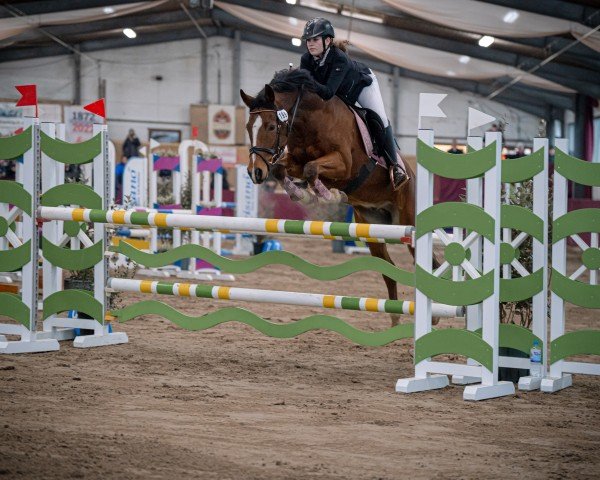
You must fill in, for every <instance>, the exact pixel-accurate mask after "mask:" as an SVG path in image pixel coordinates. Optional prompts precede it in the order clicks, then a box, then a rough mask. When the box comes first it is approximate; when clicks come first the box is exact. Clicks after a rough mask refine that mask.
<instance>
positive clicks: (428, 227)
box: [416, 155, 494, 242]
mask: <svg viewBox="0 0 600 480" xmlns="http://www.w3.org/2000/svg"><path fill="white" fill-rule="evenodd" d="M454 156H455V157H460V155H454ZM447 227H463V228H468V229H469V230H470V231H473V230H474V231H476V232H477V233H479V234H480V235H482V236H483V237H485V238H487V239H488V240H489V241H490V242H493V241H494V219H493V218H492V217H490V216H489V215H488V214H487V213H486V212H485V210H484V209H483V208H481V207H478V206H476V205H471V204H470V203H462V202H444V203H438V204H437V205H434V206H432V207H429V208H428V209H427V210H424V211H422V212H421V213H419V214H418V215H417V221H416V238H420V237H422V236H423V235H425V234H426V233H429V232H432V231H433V230H435V229H436V228H447Z"/></svg>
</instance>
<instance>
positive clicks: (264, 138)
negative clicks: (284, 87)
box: [246, 110, 277, 184]
mask: <svg viewBox="0 0 600 480" xmlns="http://www.w3.org/2000/svg"><path fill="white" fill-rule="evenodd" d="M272 112H273V111H272V110H266V111H263V112H261V113H254V114H250V119H249V121H248V123H247V125H246V129H247V131H248V135H249V136H250V145H251V146H252V147H258V148H264V149H271V150H272V149H273V148H274V147H275V143H276V140H277V138H276V137H277V135H276V130H277V123H276V120H275V117H274V115H273V113H272ZM269 115H270V116H271V117H272V118H271V117H269ZM272 155H273V153H272V152H271V153H269V152H258V153H256V152H252V153H250V158H249V160H248V175H249V176H250V178H251V179H252V182H253V183H256V184H259V183H263V182H264V181H265V180H266V179H267V177H268V175H269V163H268V162H270V161H271V157H272Z"/></svg>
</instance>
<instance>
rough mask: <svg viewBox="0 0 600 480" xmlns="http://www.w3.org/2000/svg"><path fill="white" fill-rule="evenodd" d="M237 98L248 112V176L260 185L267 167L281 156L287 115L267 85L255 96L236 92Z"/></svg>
mask: <svg viewBox="0 0 600 480" xmlns="http://www.w3.org/2000/svg"><path fill="white" fill-rule="evenodd" d="M240 95H241V97H242V100H243V101H244V103H245V104H246V106H247V107H248V108H249V109H250V117H249V119H248V123H247V124H246V130H247V131H248V136H249V137H250V157H249V159H248V175H249V176H250V178H251V179H252V181H253V182H254V183H262V182H264V181H265V180H266V179H267V177H268V175H269V170H270V168H271V164H272V163H273V162H274V161H276V160H277V158H279V156H281V154H282V153H283V150H284V149H285V146H286V143H287V134H288V131H287V130H288V129H287V125H288V123H287V112H286V110H285V109H280V108H278V106H277V105H276V102H275V92H274V91H273V88H271V86H270V85H265V88H264V90H263V91H262V92H260V93H259V94H258V95H257V96H256V97H251V96H250V95H247V94H246V93H245V92H244V91H243V90H240Z"/></svg>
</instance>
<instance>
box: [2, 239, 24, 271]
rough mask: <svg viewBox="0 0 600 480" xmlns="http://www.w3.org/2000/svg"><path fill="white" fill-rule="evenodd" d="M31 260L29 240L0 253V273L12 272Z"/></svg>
mask: <svg viewBox="0 0 600 480" xmlns="http://www.w3.org/2000/svg"><path fill="white" fill-rule="evenodd" d="M30 260H31V240H27V241H26V242H25V243H24V244H23V245H20V246H18V247H16V248H11V249H10V250H2V251H0V272H14V271H15V270H18V269H20V268H21V267H23V265H26V264H27V263H29V261H30Z"/></svg>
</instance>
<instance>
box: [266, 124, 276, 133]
mask: <svg viewBox="0 0 600 480" xmlns="http://www.w3.org/2000/svg"><path fill="white" fill-rule="evenodd" d="M273 130H275V124H273V123H271V124H270V125H269V126H268V127H267V131H269V132H272V131H273Z"/></svg>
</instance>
